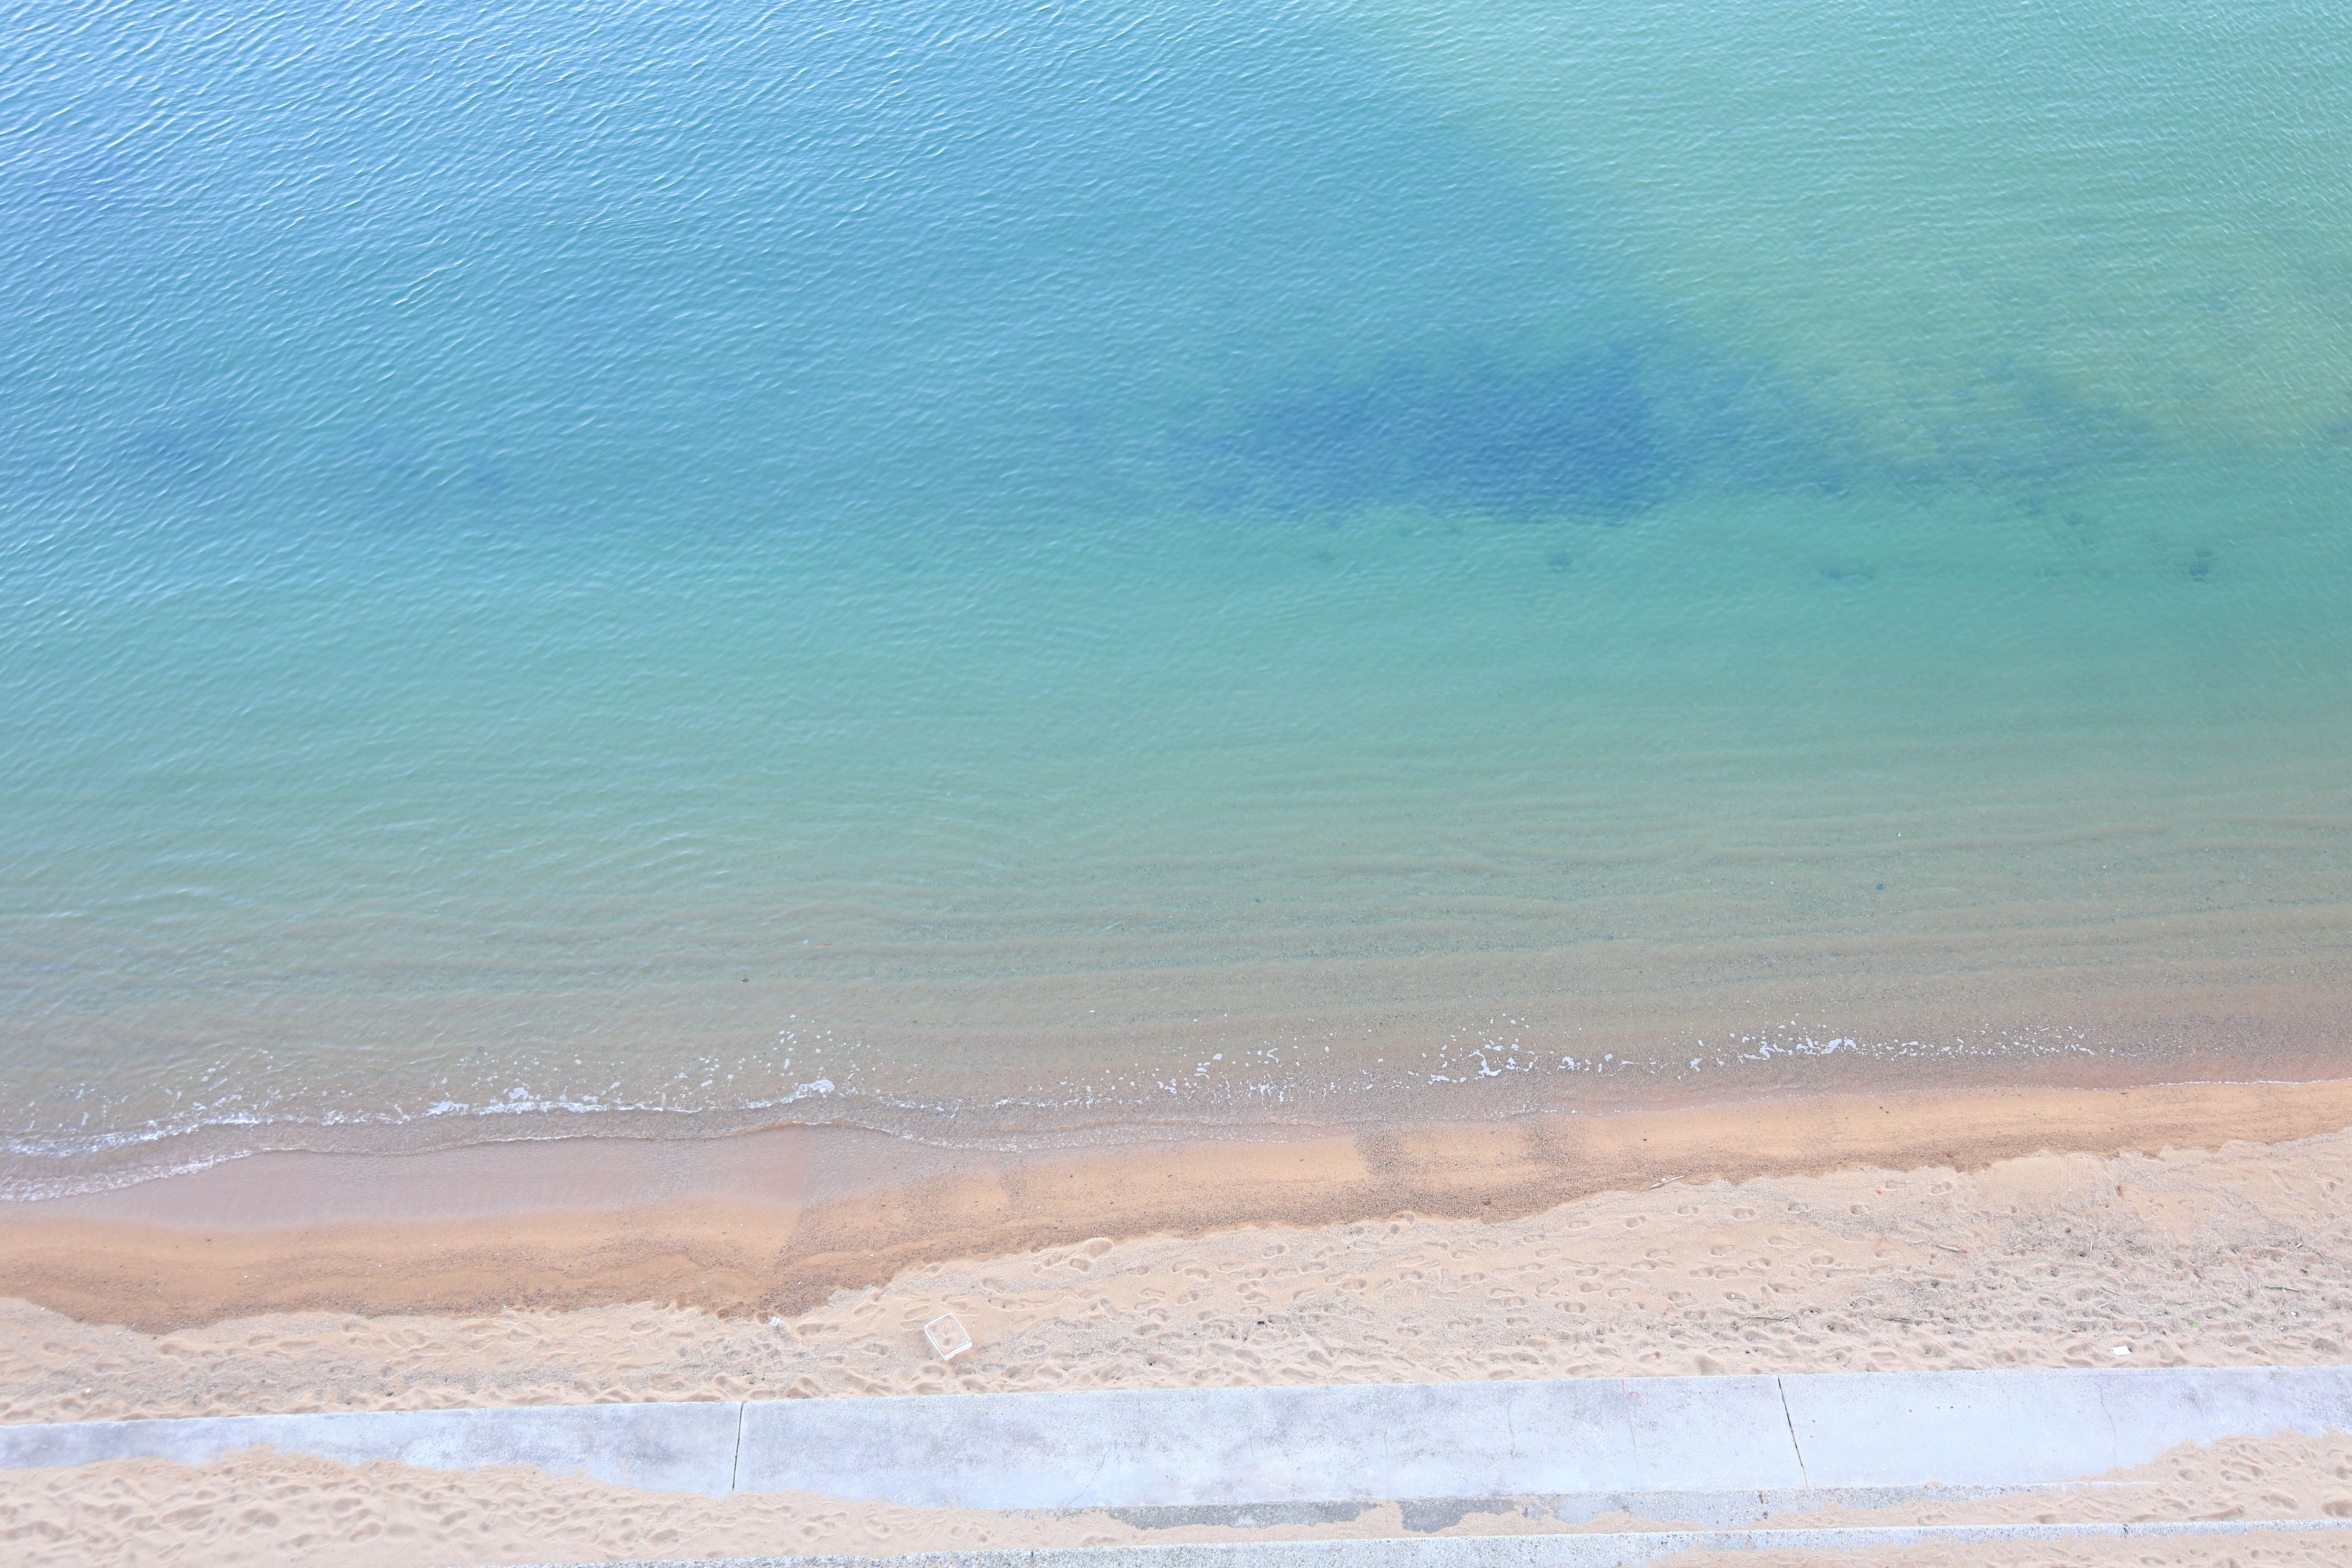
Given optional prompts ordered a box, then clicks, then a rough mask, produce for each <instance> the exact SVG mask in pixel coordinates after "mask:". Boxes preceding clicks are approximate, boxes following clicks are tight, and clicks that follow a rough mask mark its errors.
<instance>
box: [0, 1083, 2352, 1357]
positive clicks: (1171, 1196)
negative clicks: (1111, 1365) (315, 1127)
mask: <svg viewBox="0 0 2352 1568" xmlns="http://www.w3.org/2000/svg"><path fill="white" fill-rule="evenodd" d="M2347 1127H2352V1080H2328V1081H2323V1082H2318V1083H2290V1084H2179V1085H2167V1086H2155V1087H2143V1088H2117V1089H1969V1090H1965V1091H1956V1090H1949V1089H1945V1090H1932V1091H1931V1090H1920V1091H1911V1092H1907V1093H1880V1094H1845V1095H1834V1096H1814V1097H1807V1098H1802V1099H1799V1098H1787V1099H1778V1100H1749V1101H1744V1102H1739V1103H1734V1104H1724V1105H1712V1106H1696V1107H1686V1108H1683V1109H1678V1110H1644V1111H1619V1112H1612V1113H1610V1114H1605V1115H1591V1116H1582V1115H1569V1116H1548V1117H1528V1118H1522V1119H1517V1120H1514V1121H1498V1122H1489V1123H1475V1124H1464V1123H1429V1124H1423V1125H1419V1126H1409V1127H1395V1128H1385V1129H1381V1130H1378V1131H1352V1132H1351V1131H1345V1130H1340V1129H1330V1130H1325V1131H1319V1132H1318V1133H1316V1134H1315V1135H1311V1136H1305V1137H1300V1138H1297V1139H1295V1140H1292V1141H1288V1142H1237V1141H1219V1142H1203V1143H1196V1144H1182V1145H1178V1144H1168V1145H1152V1146H1144V1147H1131V1148H1127V1149H1121V1150H1116V1151H1111V1152H1103V1151H1084V1150H1081V1151H1061V1152H1052V1153H1048V1154H1045V1155H1040V1156H1037V1157H1034V1158H1032V1159H1029V1160H1025V1161H1018V1162H1014V1161H1007V1160H1004V1159H1003V1158H1002V1157H999V1156H994V1155H990V1154H986V1153H982V1152H971V1151H950V1150H940V1149H935V1148H929V1147H926V1146H921V1145H912V1144H909V1143H908V1142H905V1141H903V1140H898V1139H891V1138H888V1137H887V1136H886V1135H882V1134H866V1133H857V1132H855V1131H851V1130H845V1129H823V1128H798V1129H774V1130H771V1131H768V1132H765V1133H751V1134H743V1135H740V1136H738V1137H735V1138H729V1139H712V1140H696V1141H667V1142H640V1141H631V1140H609V1139H567V1140H555V1141H547V1142H532V1143H506V1144H478V1145H471V1146H468V1147H467V1148H465V1149H458V1150H450V1151H446V1152H440V1153H436V1154H415V1155H332V1154H308V1155H305V1154H275V1155H254V1156H251V1157H249V1158H247V1159H246V1160H241V1161H236V1162H233V1163H228V1164H225V1165H221V1166H215V1167H213V1168H212V1169H210V1170H207V1171H205V1172H200V1173H194V1174H193V1175H189V1176H184V1177H170V1178H163V1179H160V1180H157V1181H154V1182H150V1183H145V1184H141V1185H139V1186H136V1187H131V1188H123V1189H116V1190H114V1191H112V1192H109V1193H100V1194H84V1195H82V1196H79V1197H76V1198H69V1199H55V1200H46V1201H41V1202H30V1203H22V1204H7V1205H0V1296H7V1297H15V1298H17V1299H20V1300H25V1301H27V1302H29V1303H31V1304H32V1305H34V1306H35V1307H37V1308H40V1309H44V1310H47V1311H51V1312H55V1313H58V1314H62V1315H63V1316H66V1317H68V1318H73V1319H77V1320H79V1321H83V1322H86V1323H100V1324H121V1325H125V1326H127V1327H130V1328H132V1329H136V1330H139V1331H143V1332H150V1333H160V1332H168V1331H177V1330H184V1329H189V1328H194V1327H199V1326H203V1325H206V1324H213V1323H218V1322H221V1321H227V1320H232V1319H240V1318H250V1317H259V1316H266V1315H271V1314H285V1313H306V1312H340V1313H355V1314H359V1315H361V1316H363V1317H383V1316H388V1315H398V1314H415V1313H428V1314H441V1315H446V1314H460V1315H462V1314H478V1313H486V1312H496V1311H499V1310H502V1309H507V1308H531V1309H541V1310H581V1309H588V1308H599V1307H614V1306H621V1305H625V1304H631V1303H662V1304H667V1305H670V1306H674V1307H679V1308H688V1309H694V1310H700V1311H702V1312H706V1313H710V1314H714V1315H718V1316H722V1317H723V1316H731V1315H740V1314H747V1313H765V1314H775V1315H782V1316H787V1317H789V1316H793V1315H797V1314H800V1313H803V1312H806V1311H808V1310H811V1309H814V1308H815V1307H817V1306H819V1305H820V1304H822V1303H824V1302H825V1301H826V1300H829V1299H830V1298H832V1297H833V1296H835V1294H836V1293H837V1292H840V1291H843V1290H854V1289H868V1288H873V1287H879V1286H882V1285H886V1284H887V1283H888V1282H889V1281H890V1280H892V1279H895V1278H897V1277H898V1276H899V1275H901V1274H903V1273H905V1272H907V1271H908V1270H910V1269H916V1268H924V1267H927V1266H938V1265H943V1264H948V1263H951V1262H958V1261H968V1260H971V1259H977V1258H1003V1257H1011V1256H1013V1255H1016V1254H1022V1253H1029V1252H1034V1251H1036V1250H1037V1249H1039V1248H1044V1247H1062V1246H1070V1245H1074V1244H1085V1243H1093V1242H1106V1243H1108V1242H1117V1241H1120V1240H1124V1239H1127V1238H1131V1237H1146V1236H1176V1237H1198V1236H1202V1235H1204V1234H1206V1233H1210V1232H1214V1231H1221V1230H1230V1229H1236V1228H1240V1227H1246V1226H1333V1225H1344V1224H1349V1223H1356V1222H1361V1221H1368V1220H1373V1219H1383V1218H1387V1217H1389V1216H1391V1215H1399V1214H1411V1215H1420V1216H1433V1217H1443V1218H1454V1219H1476V1220H1505V1219H1517V1218H1521V1217H1524V1216H1527V1215H1533V1214H1537V1213H1539V1212H1541V1211H1544V1210H1547V1209H1550V1208H1553V1207H1556V1206H1558V1205H1561V1204H1564V1203H1569V1202H1571V1201H1574V1200H1577V1199H1580V1198H1587V1197H1591V1196H1593V1195H1595V1194H1605V1193H1621V1194H1622V1193H1639V1192H1642V1191H1644V1190H1646V1189H1650V1188H1652V1187H1654V1186H1658V1185H1662V1184H1667V1183H1677V1184H1688V1185H1690V1186H1694V1187H1696V1186H1701V1185H1705V1184H1709V1183H1712V1182H1717V1181H1726V1182H1730V1183H1735V1184H1736V1183H1744V1182H1748V1181H1753V1180H1757V1179H1759V1178H1764V1177H1780V1176H1808V1175H1819V1174H1822V1173H1832V1172H1836V1171H1840V1170H1847V1169H1853V1168H1856V1167H1865V1166H1866V1167H1873V1168H1886V1169H1892V1170H1896V1171H1904V1170H1914V1169H1918V1168H1922V1167H1927V1166H1934V1167H1938V1168H1947V1169H1951V1170H1954V1171H1959V1172H1967V1171H1979V1170H1982V1169H1984V1168H1985V1167H1987V1166H1989V1165H1990V1164H1992V1163H1995V1162H1998V1161H2003V1160H2012V1159H2017V1158H2021V1157H2023V1156H2027V1155H2032V1154H2037V1153H2042V1152H2051V1153H2062V1154H2063V1153H2082V1154H2095V1155H2113V1154H2118V1153H2122V1152H2126V1151H2137V1152H2142V1153H2147V1154H2154V1153H2156V1152H2159V1151H2161V1150H2163V1149H2167V1148H2174V1149H2192V1148H2200V1149H2215V1148H2218V1147H2220V1146H2221V1145H2222V1144H2224V1143H2228V1142H2240V1141H2242V1142H2258V1143H2282V1142H2292V1141H2294V1140H2298V1139H2304V1138H2309V1137H2314V1136H2316V1135H2319V1134H2323V1133H2328V1132H2334V1131H2340V1130H2342V1129H2345V1128H2347Z"/></svg>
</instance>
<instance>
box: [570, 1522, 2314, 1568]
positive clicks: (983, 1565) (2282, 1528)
mask: <svg viewBox="0 0 2352 1568" xmlns="http://www.w3.org/2000/svg"><path fill="white" fill-rule="evenodd" d="M2346 1531H2352V1520H2342V1519H2325V1520H2303V1519H2297V1520H2278V1521H2272V1520H2226V1521H2205V1520H2200V1521H2194V1522H2190V1523H2179V1524H2176V1523H2160V1524H2159V1523H2145V1524H1976V1525H1970V1524H1942V1525H1933V1524H1929V1525H1905V1526H1894V1527H1886V1528H1878V1529H1869V1528H1858V1529H1846V1530H1725V1531H1710V1530H1676V1531H1627V1532H1624V1533H1622V1534H1601V1535H1452V1536H1444V1537H1440V1538H1437V1539H1430V1538H1428V1537H1423V1538H1421V1539H1418V1540H1412V1539H1404V1540H1390V1541H1251V1542H1230V1543H1225V1544H1220V1545H1214V1546H1070V1547H1061V1548H1055V1549H1051V1550H1045V1551H1023V1550H1009V1551H987V1552H919V1553H912V1554H909V1555H908V1556H905V1557H895V1558H890V1559H888V1560H887V1561H889V1562H891V1563H896V1564H898V1568H1634V1565H1635V1564H1638V1563H1655V1562H1657V1561H1658V1560H1660V1559H1661V1558H1666V1557H1672V1556H1674V1555H1675V1553H1676V1552H1692V1551H1708V1552H1806V1553H1811V1554H1822V1553H1831V1552H1837V1553H1843V1552H1859V1551H1863V1550H1864V1549H1866V1548H1871V1547H1888V1546H1920V1545H1975V1544H1979V1543H1983V1544H1996V1543H2003V1542H2027V1543H2032V1542H2049V1543H2053V1544H2054V1543H2057V1542H2069V1541H2085V1540H2111V1541H2112V1540H2123V1541H2160V1540H2168V1539H2171V1540H2179V1539H2184V1538H2186V1539H2191V1540H2207V1539H2210V1541H2211V1542H2213V1544H2214V1545H2215V1546H2216V1547H2217V1548H2219V1547H2220V1546H2221V1545H2222V1543H2223V1542H2239V1543H2241V1544H2251V1542H2247V1540H2246V1538H2248V1537H2261V1536H2263V1535H2265V1534H2267V1535H2270V1536H2272V1537H2273V1538H2274V1539H2277V1538H2284V1539H2286V1540H2294V1539H2296V1538H2303V1539H2305V1540H2307V1539H2309V1538H2310V1537H2312V1536H2314V1535H2318V1536H2322V1537H2326V1536H2337V1537H2339V1538H2340V1539H2342V1540H2343V1541H2344V1542H2347V1544H2352V1535H2347V1534H2345V1533H2344V1532H2346ZM1824 1560H1826V1561H1833V1559H1824ZM875 1561H876V1560H875V1559H873V1558H871V1557H730V1558H722V1559H719V1560H717V1561H713V1560H711V1559H709V1558H703V1559H699V1560H698V1561H695V1562H693V1563H686V1562H676V1561H668V1562H640V1563H602V1564H597V1565H595V1568H873V1565H874V1563H875ZM529 1568H591V1565H590V1564H587V1563H534V1564H530V1565H529Z"/></svg>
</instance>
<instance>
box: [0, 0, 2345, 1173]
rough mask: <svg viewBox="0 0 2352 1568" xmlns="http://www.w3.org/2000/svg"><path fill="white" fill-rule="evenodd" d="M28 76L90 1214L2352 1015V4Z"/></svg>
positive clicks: (765, 19) (1839, 12) (50, 673)
mask: <svg viewBox="0 0 2352 1568" xmlns="http://www.w3.org/2000/svg"><path fill="white" fill-rule="evenodd" d="M5 37H6V39H7V40H8V41H7V42H6V43H5V46H0V52H5V58H0V64H5V80H6V81H7V82H8V83H9V84H10V85H9V89H8V92H7V97H6V99H5V105H6V108H5V113H6V117H7V119H6V123H7V125H8V128H9V134H8V136H7V139H6V141H5V144H0V156H5V164H0V182H5V183H0V196H5V199H0V265H5V275H6V276H7V277H8V278H9V279H10V280H11V283H10V288H9V289H8V290H7V292H6V293H5V296H0V354H4V355H5V359H4V360H0V364H5V373H0V414H5V428H6V430H7V432H8V434H7V437H6V440H5V443H0V497H5V532H0V637H5V661H0V705H5V714H6V716H7V723H6V726H5V734H0V792H5V794H4V795H0V801H5V817H6V824H7V826H6V828H5V835H4V836H0V982H5V992H0V1029H5V1037H6V1039H7V1041H8V1047H7V1049H6V1052H5V1057H4V1058H0V1117H5V1133H6V1135H7V1137H8V1138H9V1140H10V1147H11V1148H12V1150H13V1154H12V1155H11V1157H10V1162H9V1164H8V1167H7V1171H6V1173H5V1183H6V1187H7V1190H9V1191H11V1192H17V1193H25V1192H34V1191H54V1190H58V1188H60V1187H71V1186H76V1185H88V1184H98V1183H104V1182H110V1181H115V1180H120V1179H123V1178H124V1177H126V1176H128V1175H132V1174H136V1173H141V1172H144V1171H149V1170H153V1169H160V1168H165V1167H168V1166H171V1165H173V1164H185V1163H190V1162H192V1161H198V1160H204V1159H210V1158H216V1157H218V1156H219V1155H221V1154H223V1153H231V1152H238V1151H240V1150H243V1149H248V1148H254V1147H259V1146H286V1145H289V1144H295V1145H299V1144H306V1143H307V1144H321V1143H332V1144H336V1145H337V1146H349V1145H352V1144H357V1145H361V1146H370V1145H371V1144H372V1143H389V1144H397V1143H401V1142H415V1141H417V1140H419V1139H430V1140H441V1141H446V1140H447V1139H450V1138H464V1137H471V1136H510V1135H515V1134H519V1133H525V1132H534V1131H555V1130H561V1131H581V1130H587V1129H589V1128H592V1127H610V1128H614V1129H623V1128H625V1129H627V1130H630V1131H646V1130H649V1129H650V1130H661V1129H666V1128H674V1129H677V1130H680V1131H687V1130H694V1131H707V1130H711V1129H715V1128H719V1127H725V1126H736V1125H744V1124H748V1123H751V1122H755V1121H763V1120H774V1119H777V1118H779V1117H786V1118H790V1117H803V1118H808V1117H814V1118H821V1119H835V1118H845V1119H849V1120H855V1121H865V1122H867V1123H869V1124H873V1125H879V1126H887V1127H893V1128H897V1129H899V1130H902V1131H913V1132H917V1133H919V1134H921V1135H923V1136H927V1137H936V1138H950V1139H971V1140H975V1141H992V1140H993V1141H1000V1142H1002V1141H1008V1140H1009V1141H1019V1140H1022V1139H1030V1138H1038V1137H1067V1136H1081V1135H1097V1134H1099V1133H1101V1132H1102V1131H1104V1130H1106V1129H1115V1128H1118V1127H1121V1126H1124V1127H1129V1128H1134V1127H1138V1126H1143V1125H1148V1124H1150V1123H1153V1122H1155V1121H1157V1122H1161V1123H1173V1124H1181V1125H1185V1126H1197V1125H1199V1124H1200V1123H1202V1121H1218V1122H1224V1123H1246V1122H1249V1121H1253V1120H1266V1119H1273V1120H1292V1121H1315V1120H1330V1119H1335V1118H1344V1117H1356V1116H1362V1115H1368V1114H1386V1113H1392V1112H1396V1111H1399V1110H1402V1109H1406V1108H1411V1109H1413V1110H1432V1109H1435V1110H1445V1109H1446V1108H1448V1107H1451V1108H1453V1109H1454V1110H1461V1111H1463V1112H1464V1113H1478V1114H1485V1113H1490V1112H1493V1111H1496V1110H1510V1109H1516V1108H1521V1107H1525V1106H1532V1105H1538V1104H1545V1105H1578V1104H1585V1103H1601V1102H1606V1101H1608V1100H1610V1099H1611V1097H1612V1096H1618V1095H1623V1094H1629V1093H1637V1092H1640V1093H1652V1092H1655V1093H1669V1092H1671V1093H1696V1092H1713V1091H1714V1089H1713V1087H1712V1086H1717V1085H1722V1086H1728V1088H1729V1089H1734V1090H1737V1091H1739V1092H1747V1091H1750V1090H1757V1089H1770V1088H1787V1087H1802V1086H1806V1085H1820V1084H1829V1083H1836V1082H1853V1081H1864V1080H1867V1081H1872V1082H1931V1081H1958V1080H1963V1079H1970V1078H1979V1079H1981V1078H1994V1079H2009V1080H2018V1079H2032V1078H2042V1079H2048V1078H2053V1077H2057V1078H2073V1079H2086V1080H2099V1079H2110V1078H2131V1077H2138V1078H2147V1077H2167V1076H2173V1077H2179V1076H2192V1077H2194V1076H2265V1075H2269V1076H2276V1075H2281V1074H2294V1075H2298V1076H2307V1075H2311V1074H2315V1073H2321V1072H2326V1071H2329V1070H2331V1069H2332V1068H2333V1066H2334V1065H2335V1063H2336V1058H2337V1056H2338V1055H2339V1053H2340V1050H2341V1046H2340V1040H2341V1025H2342V1023H2343V1021H2344V1018H2345V1016H2346V1009H2345V1000H2346V995H2347V993H2346V990H2345V982H2346V980H2347V962H2346V960H2347V941H2346V939H2347V933H2352V909H2347V904H2346V900H2345V889H2346V887H2347V873H2352V816H2347V810H2346V803H2345V797H2344V793H2343V789H2342V780H2343V778H2344V777H2345V776H2346V774H2345V772H2344V769H2345V766H2346V763H2347V761H2352V684H2347V668H2352V666H2347V654H2352V647H2347V644H2352V633H2347V617H2346V616H2345V615H2344V613H2343V609H2342V606H2343V605H2344V604H2345V603H2346V598H2347V589H2352V550H2348V548H2347V547H2352V530H2347V515H2346V514H2347V505H2352V303H2347V301H2352V13H2347V12H2345V11H2344V10H2343V9H2342V8H2340V7H2335V6H2327V5H2294V4H2255V5H2242V4H2241V5H2231V6H2228V7H2221V6H2178V5H2131V4H2121V3H2116V0H2105V3H2086V4H2082V5H2073V6H2069V7H2064V8H2050V7H2032V6H2027V5H2011V4H1997V3H1987V0H1974V3H1971V4H1966V5H1950V4H1945V5H1926V4H1919V5H1885V6H1879V7H1874V8H1873V10H1872V12H1871V14H1869V15H1867V16H1862V15H1858V14H1856V13H1855V12H1854V11H1853V8H1851V7H1844V6H1831V5H1802V6H1798V7H1793V8H1783V10H1782V11H1780V12H1776V13H1772V14H1769V15H1768V14H1763V13H1755V12H1751V11H1747V10H1740V9H1738V8H1733V9H1727V8H1723V7H1717V6H1707V5H1660V4H1654V3H1644V4H1639V5H1634V4H1608V5H1591V6H1583V7H1575V8H1561V7H1556V6H1528V7H1524V8H1519V7H1512V6H1496V5H1480V6H1465V5H1440V4H1433V3H1431V4H1419V5H1385V6H1380V7H1365V6H1349V5H1319V4H1305V5H1239V4H1234V5H1197V4H1196V5H1184V6H1173V5H1169V6H1159V5H1132V4H1116V5H1095V6H1087V7H1071V8H1067V9H1063V10H1056V9H1053V8H1036V7H1030V6H1009V5H989V4H976V5H967V6H962V7H947V6H938V5H914V4H894V3H887V0H884V3H867V4H859V5H828V4H810V5H799V6H793V7H782V8H765V7H754V6H739V5H718V4H711V5H690V6H682V7H681V6H668V7H653V6H647V5H622V4H606V5H590V6H584V7H583V6H574V5H563V6H558V5H532V4H525V5H516V6H511V7H508V8H505V9H503V10H500V11H499V12H497V13H495V14H492V15H488V16H485V15H483V14H482V13H480V12H479V10H478V8H475V7H467V6H459V5H423V6H415V7H404V8H398V9H381V10H379V9H372V8H361V7H328V6H320V5H296V6H293V7H290V8H284V9H281V10H280V11H278V12H277V13H275V14H273V15H271V16H267V17H263V18H258V19H257V18H255V17H254V16H251V15H249V14H248V13H247V12H244V11H240V10H236V9H220V10H205V9H194V8H189V7H185V6H171V7H166V6H161V5H111V6H108V7H105V8H103V9H100V10H97V11H92V10H91V9H90V8H89V7H87V6H75V7H66V6H62V5H26V6H19V7H17V8H16V10H14V11H13V12H12V13H11V14H10V26H8V28H7V29H6V32H5Z"/></svg>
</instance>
